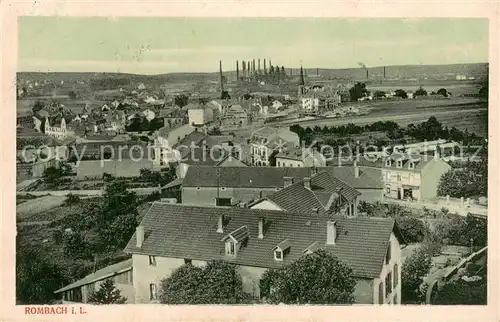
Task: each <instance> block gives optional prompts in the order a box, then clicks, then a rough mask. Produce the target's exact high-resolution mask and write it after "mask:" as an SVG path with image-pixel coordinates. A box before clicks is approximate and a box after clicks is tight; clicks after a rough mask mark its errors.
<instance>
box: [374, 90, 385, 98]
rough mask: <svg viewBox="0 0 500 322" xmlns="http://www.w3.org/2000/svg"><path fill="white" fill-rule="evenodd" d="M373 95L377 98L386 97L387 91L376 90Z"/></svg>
mask: <svg viewBox="0 0 500 322" xmlns="http://www.w3.org/2000/svg"><path fill="white" fill-rule="evenodd" d="M373 97H375V98H384V97H385V92H384V91H375V93H374V94H373Z"/></svg>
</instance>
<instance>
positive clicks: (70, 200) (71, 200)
mask: <svg viewBox="0 0 500 322" xmlns="http://www.w3.org/2000/svg"><path fill="white" fill-rule="evenodd" d="M79 202H80V197H78V196H77V195H74V194H72V193H69V194H68V195H67V196H66V200H64V204H65V205H66V206H71V205H74V204H76V203H79Z"/></svg>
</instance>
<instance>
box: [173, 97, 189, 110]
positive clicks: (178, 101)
mask: <svg viewBox="0 0 500 322" xmlns="http://www.w3.org/2000/svg"><path fill="white" fill-rule="evenodd" d="M188 101H189V97H188V96H187V95H184V94H181V95H176V96H175V97H174V104H175V105H177V106H179V107H180V108H183V107H184V106H186V105H187V104H188Z"/></svg>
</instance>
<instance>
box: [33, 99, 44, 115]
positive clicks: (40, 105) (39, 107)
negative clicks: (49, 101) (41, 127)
mask: <svg viewBox="0 0 500 322" xmlns="http://www.w3.org/2000/svg"><path fill="white" fill-rule="evenodd" d="M44 107H45V104H44V103H43V102H42V101H36V102H35V104H34V105H33V108H32V111H33V114H37V113H38V112H40V111H41V110H43V109H44Z"/></svg>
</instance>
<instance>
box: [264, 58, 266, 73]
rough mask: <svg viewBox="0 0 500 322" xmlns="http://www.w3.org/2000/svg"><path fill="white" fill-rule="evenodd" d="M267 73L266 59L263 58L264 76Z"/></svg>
mask: <svg viewBox="0 0 500 322" xmlns="http://www.w3.org/2000/svg"><path fill="white" fill-rule="evenodd" d="M265 73H267V67H266V59H265V58H264V74H265Z"/></svg>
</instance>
